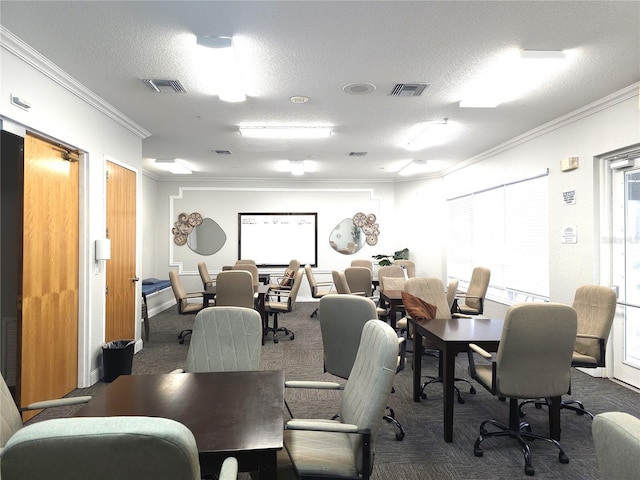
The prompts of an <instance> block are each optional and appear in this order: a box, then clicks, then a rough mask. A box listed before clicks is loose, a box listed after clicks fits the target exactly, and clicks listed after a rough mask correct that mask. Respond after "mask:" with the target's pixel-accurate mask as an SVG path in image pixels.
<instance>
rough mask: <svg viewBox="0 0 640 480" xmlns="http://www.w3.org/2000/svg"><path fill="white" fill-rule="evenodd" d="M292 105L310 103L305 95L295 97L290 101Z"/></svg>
mask: <svg viewBox="0 0 640 480" xmlns="http://www.w3.org/2000/svg"><path fill="white" fill-rule="evenodd" d="M289 101H290V102H291V103H307V102H308V101H309V97H305V96H304V95H294V96H293V97H291V98H290V99H289Z"/></svg>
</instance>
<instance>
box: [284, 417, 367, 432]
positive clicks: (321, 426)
mask: <svg viewBox="0 0 640 480" xmlns="http://www.w3.org/2000/svg"><path fill="white" fill-rule="evenodd" d="M285 428H286V429H287V430H311V431H314V432H337V433H365V432H364V431H361V430H360V429H359V428H358V426H357V425H353V424H351V423H340V422H335V421H334V422H330V421H326V420H325V421H318V420H313V419H310V420H306V419H301V420H298V419H295V420H289V421H288V422H287V423H286V424H285ZM367 431H368V430H367Z"/></svg>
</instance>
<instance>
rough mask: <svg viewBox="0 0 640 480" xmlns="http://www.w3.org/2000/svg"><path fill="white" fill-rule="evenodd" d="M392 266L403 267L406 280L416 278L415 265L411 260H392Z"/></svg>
mask: <svg viewBox="0 0 640 480" xmlns="http://www.w3.org/2000/svg"><path fill="white" fill-rule="evenodd" d="M391 263H392V264H393V265H399V266H400V267H404V269H405V271H406V272H407V277H408V278H413V277H415V276H416V264H415V263H414V262H413V260H394V261H393V262H391Z"/></svg>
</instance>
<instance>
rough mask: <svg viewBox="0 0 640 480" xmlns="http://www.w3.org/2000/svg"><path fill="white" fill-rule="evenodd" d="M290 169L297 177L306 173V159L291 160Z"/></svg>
mask: <svg viewBox="0 0 640 480" xmlns="http://www.w3.org/2000/svg"><path fill="white" fill-rule="evenodd" d="M289 171H290V172H291V175H294V176H296V177H299V176H302V175H304V172H305V168H304V161H303V160H290V161H289Z"/></svg>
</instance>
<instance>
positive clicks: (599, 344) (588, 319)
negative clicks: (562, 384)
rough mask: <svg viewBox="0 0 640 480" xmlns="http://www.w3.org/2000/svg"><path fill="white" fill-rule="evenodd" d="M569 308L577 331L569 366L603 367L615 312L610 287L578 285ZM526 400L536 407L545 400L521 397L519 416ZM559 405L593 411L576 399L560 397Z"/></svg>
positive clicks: (576, 409) (613, 297)
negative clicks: (575, 313) (574, 316)
mask: <svg viewBox="0 0 640 480" xmlns="http://www.w3.org/2000/svg"><path fill="white" fill-rule="evenodd" d="M573 308H574V309H575V311H576V312H577V315H578V335H577V337H576V341H575V347H574V350H573V357H572V360H571V366H573V367H581V368H597V367H604V366H605V356H606V355H605V353H606V346H607V339H608V338H609V333H610V332H611V325H612V324H613V317H614V316H615V314H616V294H615V293H614V291H613V290H611V288H609V287H605V286H603V285H582V286H581V287H578V289H577V290H576V293H575V295H574V298H573ZM569 393H571V390H569ZM529 403H533V404H534V405H535V407H536V408H540V407H542V406H543V405H546V404H547V403H548V402H547V401H546V400H545V399H534V400H531V399H530V400H525V401H524V402H522V403H521V404H520V415H521V416H524V411H523V410H522V407H524V406H525V405H526V404H529ZM561 408H566V409H568V410H573V411H574V412H576V413H577V414H578V415H585V414H586V415H588V416H589V417H591V418H593V414H592V413H591V412H589V411H588V410H586V409H585V408H584V405H583V404H582V402H580V401H579V400H575V399H571V400H563V401H562V405H561Z"/></svg>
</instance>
